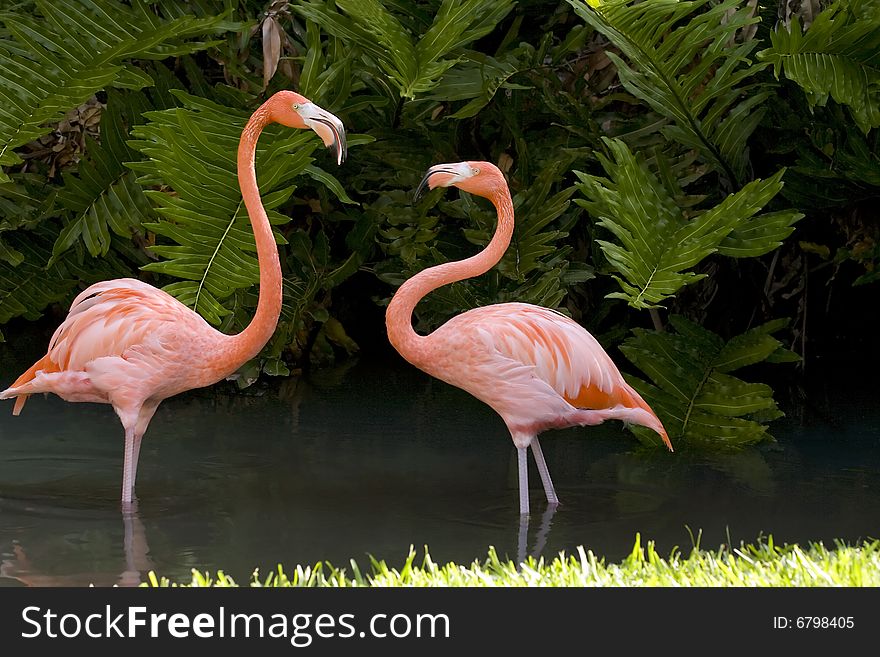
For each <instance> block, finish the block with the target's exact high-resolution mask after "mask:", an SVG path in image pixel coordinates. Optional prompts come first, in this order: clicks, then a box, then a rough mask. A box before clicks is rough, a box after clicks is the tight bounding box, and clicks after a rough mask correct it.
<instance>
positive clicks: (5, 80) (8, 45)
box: [0, 0, 230, 183]
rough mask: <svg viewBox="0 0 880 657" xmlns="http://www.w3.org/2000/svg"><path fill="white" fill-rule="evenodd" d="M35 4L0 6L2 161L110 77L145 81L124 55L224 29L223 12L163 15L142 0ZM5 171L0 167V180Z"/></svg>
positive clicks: (160, 52) (194, 46)
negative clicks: (32, 8) (32, 10)
mask: <svg viewBox="0 0 880 657" xmlns="http://www.w3.org/2000/svg"><path fill="white" fill-rule="evenodd" d="M35 4H36V8H37V12H36V14H34V15H30V14H28V15H26V14H25V13H24V12H4V13H0V22H2V23H3V25H4V26H5V28H6V30H7V31H8V33H9V34H10V35H11V36H10V37H9V38H5V39H2V40H0V166H9V165H14V164H18V163H20V162H21V159H20V158H19V156H18V155H17V154H16V153H15V149H16V148H18V147H19V146H21V145H23V144H26V143H28V142H30V141H32V140H34V139H36V138H37V137H40V136H42V135H43V134H45V133H46V132H48V131H49V127H48V126H49V124H51V123H53V122H55V121H58V120H59V119H60V118H61V117H62V116H63V114H64V112H66V111H68V110H69V109H70V108H72V107H76V106H78V105H80V104H81V103H83V102H84V101H85V100H87V99H88V98H89V97H91V95H92V94H93V93H95V91H97V90H99V89H103V88H105V87H108V86H110V85H116V86H120V87H125V88H140V87H143V86H146V85H148V84H151V82H152V81H151V78H150V77H149V76H148V75H146V74H145V73H144V72H143V71H140V70H138V69H135V68H133V67H130V66H127V65H126V63H125V62H126V60H130V59H133V58H138V59H163V58H165V57H171V56H177V55H182V54H186V53H190V52H194V51H197V50H201V49H204V48H206V47H208V46H210V45H212V43H214V42H204V41H193V40H191V39H193V38H195V37H200V36H203V35H206V34H212V33H216V32H218V31H221V30H223V29H229V26H230V25H229V24H228V23H227V22H226V20H225V17H223V16H218V17H210V18H202V19H199V18H195V17H193V16H183V17H180V18H173V19H170V20H166V19H163V18H161V17H160V16H159V15H158V14H156V13H155V12H154V11H153V10H152V8H151V7H150V3H148V2H146V1H145V0H133V2H132V3H131V5H130V6H129V5H128V4H123V3H122V2H119V1H117V0H70V1H69V2H64V3H53V2H49V0H36V3H35ZM8 180H9V178H8V176H7V175H6V174H4V173H3V172H2V171H0V183H2V182H8Z"/></svg>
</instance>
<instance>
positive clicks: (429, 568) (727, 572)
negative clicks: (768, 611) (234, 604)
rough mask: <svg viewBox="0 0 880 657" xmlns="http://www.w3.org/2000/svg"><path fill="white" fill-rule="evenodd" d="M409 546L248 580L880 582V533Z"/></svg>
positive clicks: (201, 582) (204, 577)
mask: <svg viewBox="0 0 880 657" xmlns="http://www.w3.org/2000/svg"><path fill="white" fill-rule="evenodd" d="M416 558H417V555H416V552H415V550H413V549H412V548H410V552H409V556H408V557H407V559H406V562H405V564H404V565H403V567H402V568H401V569H399V570H398V569H395V568H390V567H389V566H388V565H387V564H386V563H385V562H384V561H375V560H373V561H372V562H371V567H370V571H369V572H364V571H362V570H361V569H360V567H359V566H358V565H357V563H356V562H354V561H351V562H350V567H349V568H348V569H345V568H335V567H333V566H331V565H330V564H329V563H318V564H316V565H314V566H297V567H296V568H295V569H293V570H291V571H287V572H285V571H284V569H283V568H282V567H281V566H279V567H278V569H277V570H276V571H275V572H272V573H269V574H266V575H262V574H260V573H259V572H257V571H255V572H254V573H253V575H252V577H251V581H250V582H248V583H247V584H248V585H249V586H269V587H276V586H281V587H286V586H307V587H308V586H713V587H714V586H750V587H751V586H880V541H866V542H864V543H861V544H859V545H845V544H843V543H837V544H836V545H835V546H834V547H833V548H828V547H826V546H825V545H823V544H822V543H811V544H810V545H809V546H808V547H806V548H804V547H800V546H798V545H781V546H779V545H775V544H774V543H773V539H772V537H770V538H768V539H766V540H764V541H761V542H758V543H755V544H750V545H746V544H742V545H740V546H739V547H735V548H730V547H727V546H722V547H720V548H718V549H717V550H702V549H699V548H694V549H693V550H692V551H691V552H690V553H689V554H688V555H687V556H684V555H683V554H682V553H681V552H680V551H678V550H673V552H672V553H671V554H670V555H669V556H668V557H665V558H664V557H662V556H660V555H659V554H658V553H657V552H656V550H655V549H654V543H653V542H648V544H647V546H646V547H644V548H643V547H642V545H641V540H640V538H639V537H638V536H636V541H635V545H634V546H633V550H632V552H631V553H630V555H629V556H628V557H627V558H626V559H624V560H623V561H622V562H621V563H613V564H609V563H605V560H604V559H602V558H599V557H597V556H596V555H595V554H593V552H592V551H590V550H586V549H584V548H582V547H579V548H578V549H577V550H576V554H572V555H565V554H560V555H559V556H557V557H555V558H554V559H552V560H549V561H545V560H544V559H543V558H541V559H539V560H535V559H532V558H529V559H528V560H526V561H525V562H524V563H523V564H520V565H517V564H516V563H514V562H512V561H503V560H501V559H499V557H498V555H497V554H496V552H495V550H494V548H490V549H489V555H488V558H487V559H485V560H484V561H474V562H473V563H471V564H470V565H468V566H462V565H457V564H454V563H447V564H444V565H440V564H438V563H435V562H434V561H433V560H432V559H431V557H430V555H429V554H428V551H427V549H426V550H425V555H424V557H423V558H422V560H421V564H420V565H417V564H416ZM146 585H147V586H178V585H180V586H239V584H238V583H237V582H235V581H234V580H233V579H232V578H231V577H229V576H227V575H225V574H224V573H223V572H222V571H219V572H217V573H216V574H215V575H210V574H207V573H200V572H198V571H196V570H193V573H192V579H191V580H190V581H188V582H180V583H176V582H171V581H169V580H168V579H167V578H164V577H162V578H159V577H157V576H156V575H155V574H154V573H150V575H149V582H148V583H147V584H146Z"/></svg>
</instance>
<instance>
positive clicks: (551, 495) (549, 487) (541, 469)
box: [532, 436, 559, 507]
mask: <svg viewBox="0 0 880 657" xmlns="http://www.w3.org/2000/svg"><path fill="white" fill-rule="evenodd" d="M532 454H534V456H535V463H537V464H538V473H539V474H540V475H541V483H543V484H544V493H545V494H546V495H547V504H549V505H550V506H554V507H555V506H558V505H559V498H558V497H556V489H555V488H553V480H552V479H550V470H549V469H548V468H547V462H546V461H545V460H544V452H542V451H541V444H540V443H539V442H538V437H537V436H535V437H534V438H533V439H532Z"/></svg>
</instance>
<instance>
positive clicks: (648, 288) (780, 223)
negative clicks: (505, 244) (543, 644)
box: [575, 138, 803, 308]
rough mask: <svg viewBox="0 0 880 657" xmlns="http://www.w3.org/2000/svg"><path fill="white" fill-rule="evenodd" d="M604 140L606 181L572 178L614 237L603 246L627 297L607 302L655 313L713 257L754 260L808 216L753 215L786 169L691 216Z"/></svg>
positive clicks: (637, 162)
mask: <svg viewBox="0 0 880 657" xmlns="http://www.w3.org/2000/svg"><path fill="white" fill-rule="evenodd" d="M603 140H604V142H605V144H606V146H607V147H608V149H609V150H610V152H611V155H612V157H613V159H608V158H606V157H604V156H599V160H600V162H601V163H602V166H603V167H604V169H605V171H606V172H607V173H608V176H609V178H608V179H605V178H600V177H597V176H590V175H587V174H584V173H580V172H575V173H576V175H577V176H578V178H580V180H581V183H580V184H579V186H578V187H579V188H580V190H581V192H582V193H583V195H584V196H585V197H586V199H588V200H584V199H578V200H576V203H578V204H579V205H581V206H583V207H585V208H586V209H587V210H588V211H589V212H590V214H592V215H593V216H594V217H595V218H596V219H597V220H598V223H599V225H600V226H603V227H605V228H607V229H608V230H609V231H611V233H613V234H614V236H615V237H616V238H617V240H618V242H609V241H606V240H598V242H599V245H600V246H601V248H602V251H603V252H604V253H605V256H606V257H607V258H608V262H609V263H610V264H611V266H612V267H614V269H616V270H617V272H618V273H619V274H620V275H619V276H614V278H615V280H617V282H618V283H619V284H620V287H621V289H622V292H617V293H612V294H609V295H608V297H609V298H616V299H624V300H626V301H627V303H629V305H630V306H632V307H633V308H654V307H657V306H658V304H660V303H661V302H662V301H663V300H665V299H667V298H668V297H670V296H672V295H674V294H675V293H676V292H677V291H678V290H679V289H680V288H681V287H683V286H684V285H688V284H690V283H694V282H696V281H698V280H700V279H701V278H704V277H705V275H704V274H697V273H695V272H692V271H688V269H690V268H691V267H693V266H694V265H696V264H697V263H698V262H700V261H701V260H702V259H703V258H705V257H706V256H708V255H710V254H712V253H715V252H718V251H720V252H722V253H724V254H725V255H729V256H734V257H749V256H756V255H762V254H764V253H767V252H768V251H771V250H773V249H774V248H776V247H777V246H779V244H780V243H781V241H782V239H784V238H785V237H787V236H788V234H789V233H791V231H792V230H793V228H792V227H791V225H792V224H793V223H794V222H795V221H797V220H798V219H800V218H801V217H802V216H803V215H802V214H800V213H797V212H794V211H786V212H778V213H773V214H765V215H758V216H756V213H757V212H758V211H759V210H760V209H761V208H762V207H764V206H765V205H766V204H767V203H768V202H769V201H770V199H772V198H773V197H774V196H775V195H776V193H777V192H778V191H779V190H780V189H781V188H782V175H783V174H784V172H785V170H784V169H782V170H780V171H778V172H777V173H776V174H775V175H773V176H772V177H770V178H768V179H766V180H755V181H753V182H751V183H749V184H748V185H746V186H745V187H743V188H742V189H741V190H740V191H738V192H736V193H735V194H731V195H729V196H728V197H726V198H725V199H724V200H723V201H721V203H719V204H718V205H716V206H715V207H713V208H711V209H708V210H704V211H702V212H699V213H698V214H696V215H695V216H691V217H688V215H687V214H686V213H685V210H686V208H683V207H680V206H679V205H678V203H677V201H676V198H677V197H678V198H680V197H681V196H680V195H674V193H673V191H670V190H669V189H667V188H666V187H665V186H664V185H663V184H661V182H660V181H659V180H658V179H657V177H656V176H655V175H654V174H653V173H651V171H650V170H649V169H648V167H647V165H646V164H645V162H644V161H643V159H642V158H638V157H636V156H634V155H633V154H632V153H631V152H630V150H629V149H628V148H627V147H626V145H625V144H624V143H623V142H622V141H620V140H618V139H607V138H603ZM688 212H689V213H690V212H692V211H688Z"/></svg>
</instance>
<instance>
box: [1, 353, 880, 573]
mask: <svg viewBox="0 0 880 657" xmlns="http://www.w3.org/2000/svg"><path fill="white" fill-rule="evenodd" d="M38 355H39V353H38V352H37V351H33V352H32V351H31V350H30V349H17V350H14V349H12V348H11V347H9V346H7V347H5V348H4V349H3V351H2V352H0V356H2V360H0V386H2V387H6V385H8V384H9V383H10V382H11V381H12V380H13V379H14V377H15V376H17V375H18V374H19V373H20V371H22V370H23V369H25V367H27V366H28V365H29V364H30V362H32V360H34V359H35V358H36V357H37V356H38ZM792 371H793V370H792ZM813 381H814V382H815V385H811V386H808V388H807V399H806V401H803V400H801V401H799V402H798V404H797V405H796V407H795V405H794V404H786V403H785V401H784V400H783V409H784V410H786V411H787V413H788V417H787V418H785V419H783V420H780V421H777V422H776V423H774V424H773V434H774V436H775V437H776V439H777V441H776V442H775V443H769V444H766V445H763V446H760V447H756V448H752V449H748V450H745V451H741V452H731V453H706V452H704V451H693V450H691V451H689V450H687V449H686V448H684V447H682V448H681V449H679V450H678V451H677V452H676V453H675V454H668V453H666V452H663V451H660V450H645V449H640V448H639V447H638V443H637V442H636V441H635V439H634V438H632V436H631V435H630V434H629V433H628V432H627V431H626V430H625V429H624V428H623V427H622V425H621V424H620V423H608V424H606V425H604V426H601V427H594V428H583V429H569V430H565V431H556V432H548V433H546V434H543V437H542V446H543V448H544V454H545V456H546V458H547V461H548V465H549V467H550V471H551V473H552V475H553V478H554V482H555V483H556V487H557V491H558V493H559V496H560V499H561V501H562V505H561V506H560V507H559V509H558V510H557V511H556V513H555V514H553V515H552V517H550V516H549V514H545V513H543V512H544V510H545V508H546V506H545V503H544V501H543V492H542V490H541V487H540V480H539V479H538V477H537V473H536V472H535V470H534V465H533V464H532V465H531V466H530V467H532V473H531V475H532V476H531V483H532V507H533V509H532V510H533V515H532V519H531V527H530V529H529V534H528V544H527V549H528V552H529V553H530V554H536V553H537V552H538V551H540V553H541V554H543V555H545V556H548V557H553V556H555V555H556V554H557V553H558V552H559V551H561V550H565V551H566V552H571V551H572V550H573V549H574V548H575V547H576V546H578V545H585V546H587V547H588V548H590V549H592V550H593V551H594V552H596V553H598V554H601V555H605V556H606V557H607V558H608V559H609V560H619V559H620V558H622V557H623V556H625V555H626V554H627V553H628V552H629V551H630V550H631V548H632V545H633V540H634V538H635V535H636V533H637V532H639V533H641V536H642V541H643V542H644V541H645V540H648V539H653V540H655V541H656V542H657V544H658V547H659V549H660V551H661V553H663V554H668V552H669V550H671V549H672V548H673V547H675V546H679V547H681V548H683V549H685V551H687V549H688V548H689V547H690V546H691V545H692V539H691V534H693V535H694V536H696V535H697V534H698V533H699V532H700V531H702V538H701V545H702V546H703V547H711V548H715V547H717V546H718V545H720V544H721V543H726V542H728V541H732V542H733V543H738V542H739V541H741V540H746V541H752V540H754V539H756V538H758V537H760V536H762V535H763V536H766V535H768V534H772V535H773V537H774V540H775V541H776V542H777V543H781V542H794V541H801V542H806V541H810V540H824V541H831V540H833V539H834V538H842V539H845V540H848V541H856V540H859V539H863V538H874V537H878V536H880V407H878V404H877V390H876V386H873V387H871V388H865V387H864V386H862V385H857V384H856V383H855V382H853V381H852V379H851V378H850V376H849V375H848V373H847V371H846V369H845V368H843V367H839V368H828V371H827V372H825V373H823V374H822V375H821V376H814V377H813ZM230 386H231V384H228V383H224V384H221V385H218V386H215V387H213V388H209V389H204V390H198V391H193V392H191V393H187V394H184V395H181V396H178V397H176V398H172V399H169V400H166V401H165V402H164V403H163V404H162V406H160V408H159V411H158V412H157V414H156V416H155V417H154V419H153V421H152V423H151V425H150V428H149V431H148V432H147V435H146V437H145V439H144V444H143V449H142V452H141V458H140V466H139V472H138V486H137V495H138V498H139V504H138V510H137V513H136V514H134V515H132V516H128V517H123V515H122V514H121V512H120V511H119V506H118V499H119V498H118V496H119V487H120V482H121V476H122V445H123V434H122V429H121V426H120V424H119V422H118V420H117V419H116V416H115V415H114V413H113V411H112V409H111V408H110V407H109V406H103V405H96V404H71V403H66V402H64V401H62V400H60V399H58V398H57V397H54V396H48V397H41V396H38V397H32V398H31V399H30V400H29V401H28V404H27V406H26V407H25V409H24V412H23V413H22V415H21V416H19V417H17V418H16V417H13V416H12V415H11V412H12V403H11V402H3V403H2V404H0V585H19V584H22V583H23V584H30V585H85V584H89V583H94V584H96V585H109V584H114V583H120V584H133V583H137V582H138V581H139V580H140V579H141V578H142V576H143V573H145V572H147V571H149V570H150V569H155V570H157V571H158V572H159V573H161V574H163V575H166V576H168V577H171V578H173V579H188V578H189V574H190V571H191V569H192V568H197V569H199V570H216V569H218V568H222V569H224V570H225V571H226V572H227V573H228V574H231V575H233V576H234V577H236V578H237V579H238V580H239V581H246V580H247V579H248V577H249V575H250V573H251V572H252V570H253V569H254V568H255V567H259V568H260V569H261V571H262V572H264V573H265V572H268V571H269V570H271V569H273V568H274V567H275V566H276V564H278V563H282V564H285V565H286V566H288V567H290V566H293V565H295V564H297V563H303V564H305V563H314V562H316V561H319V560H329V561H330V562H332V563H333V564H335V565H347V564H348V561H349V559H351V558H354V559H356V560H357V561H358V563H359V564H360V565H361V566H365V565H367V564H368V557H367V555H368V554H372V555H373V556H375V557H377V558H380V559H385V560H387V561H388V562H389V563H390V564H392V565H399V564H400V563H401V562H402V560H403V558H404V557H405V555H406V553H407V551H408V548H409V546H410V545H414V546H415V547H416V548H417V549H421V548H422V546H424V545H428V546H429V547H430V550H431V553H432V557H433V558H434V560H435V561H440V562H445V561H448V560H456V561H459V562H468V563H469V562H470V561H472V560H473V559H475V558H480V559H482V558H484V557H485V556H486V552H487V549H488V547H489V546H490V545H491V546H495V547H496V549H497V550H498V552H499V553H500V554H502V555H508V556H510V557H511V558H515V557H517V556H518V552H519V551H520V550H521V549H522V548H521V546H520V545H519V544H518V543H519V541H520V538H519V529H520V523H519V513H518V502H517V499H518V498H517V479H516V458H515V451H514V449H513V445H512V443H511V441H510V438H509V436H508V434H507V433H506V429H505V428H504V425H503V424H502V423H501V420H500V419H499V418H498V417H497V416H496V415H495V414H494V413H493V412H492V411H491V410H490V409H488V408H487V407H485V406H483V405H482V404H481V403H480V402H478V401H476V400H474V399H473V398H471V397H470V396H469V395H467V394H466V393H464V392H462V391H460V390H457V389H455V388H452V387H450V386H447V385H445V384H442V383H440V382H437V381H433V380H431V379H430V378H429V377H427V376H425V375H423V374H422V373H421V372H418V371H417V370H415V369H414V368H412V367H410V366H409V365H408V364H406V363H405V362H403V361H402V360H400V359H399V358H397V357H396V355H389V356H388V357H387V358H385V359H383V360H381V361H369V360H364V359H361V360H359V361H351V362H349V363H347V364H346V365H344V366H342V367H338V368H336V369H333V370H325V371H319V372H315V373H313V374H311V375H309V376H307V377H305V378H304V379H302V380H300V381H296V382H294V381H286V382H283V383H281V384H280V385H279V384H274V385H264V386H263V387H261V388H260V389H259V390H254V391H251V392H250V394H229V391H230V390H231V388H230ZM780 397H782V395H780Z"/></svg>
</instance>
